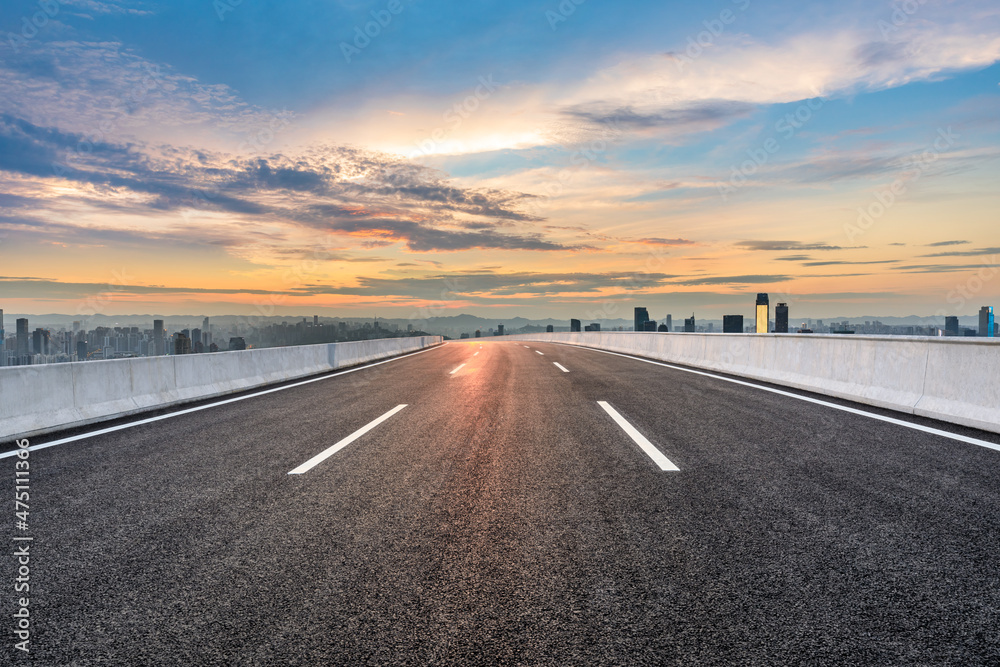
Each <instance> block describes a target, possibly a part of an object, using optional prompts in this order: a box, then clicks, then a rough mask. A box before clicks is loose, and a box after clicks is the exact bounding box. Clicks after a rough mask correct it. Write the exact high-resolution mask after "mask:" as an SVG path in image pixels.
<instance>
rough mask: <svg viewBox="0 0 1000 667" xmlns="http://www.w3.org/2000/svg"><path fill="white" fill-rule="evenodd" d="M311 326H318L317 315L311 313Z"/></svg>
mask: <svg viewBox="0 0 1000 667" xmlns="http://www.w3.org/2000/svg"><path fill="white" fill-rule="evenodd" d="M313 326H314V327H318V326H319V315H313Z"/></svg>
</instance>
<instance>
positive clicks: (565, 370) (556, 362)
mask: <svg viewBox="0 0 1000 667" xmlns="http://www.w3.org/2000/svg"><path fill="white" fill-rule="evenodd" d="M552 363H553V364H555V366H556V368H558V369H559V370H561V371H562V372H563V373H569V369H568V368H566V367H565V366H563V365H562V364H560V363H559V362H558V361H553V362H552Z"/></svg>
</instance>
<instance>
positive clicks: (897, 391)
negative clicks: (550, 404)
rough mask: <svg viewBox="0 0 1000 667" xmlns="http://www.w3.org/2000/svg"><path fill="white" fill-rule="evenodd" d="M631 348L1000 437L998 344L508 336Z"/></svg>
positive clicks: (802, 337)
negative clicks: (957, 425) (953, 424)
mask: <svg viewBox="0 0 1000 667" xmlns="http://www.w3.org/2000/svg"><path fill="white" fill-rule="evenodd" d="M505 338H506V339H513V340H527V341H547V342H556V343H568V344H570V345H580V346H584V347H592V348H596V349H600V350H608V351H611V352H621V353H623V354H633V355H636V356H641V357H648V358H650V359H657V360H660V361H667V362H671V363H676V364H683V365H685V366H693V367H695V368H704V369H709V370H714V371H719V372H722V373H727V374H731V375H738V376H741V377H746V378H752V379H755V380H764V381H767V382H772V383H774V384H779V385H783V386H786V387H795V388H798V389H806V390H809V391H814V392H817V393H820V394H826V395H828V396H837V397H839V398H846V399H850V400H852V401H858V402H860V403H867V404H869V405H875V406H879V407H883V408H890V409H892V410H899V411H901V412H906V413H910V414H915V415H921V416H924V417H933V418H935V419H941V420H943V421H948V422H952V423H955V424H962V425H965V426H972V427H975V428H981V429H984V430H987V431H993V432H995V433H1000V340H997V339H989V338H925V337H901V336H821V335H814V336H811V335H808V334H699V333H669V334H662V333H633V332H610V331H609V332H604V331H602V332H586V333H549V334H527V335H515V336H505Z"/></svg>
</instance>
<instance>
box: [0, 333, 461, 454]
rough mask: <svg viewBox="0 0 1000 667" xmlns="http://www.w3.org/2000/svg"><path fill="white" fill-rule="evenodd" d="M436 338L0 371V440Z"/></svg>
mask: <svg viewBox="0 0 1000 667" xmlns="http://www.w3.org/2000/svg"><path fill="white" fill-rule="evenodd" d="M441 342H442V339H441V337H440V336H417V337H413V338H383V339H378V340H367V341H358V342H351V343H328V344H322V345H301V346H293V347H271V348H263V349H259V350H258V349H252V350H243V351H238V352H216V353H211V354H185V355H178V356H164V357H141V358H136V359H114V360H108V361H84V362H75V363H67V364H45V365H39V366H13V367H6V368H0V439H3V440H8V439H12V438H24V437H31V436H35V435H41V434H44V433H50V432H53V431H57V430H61V429H65V428H70V427H75V426H83V425H86V424H92V423H95V422H99V421H104V420H108V419H114V418H117V417H123V416H126V415H130V414H135V413H138V412H143V411H146V410H152V409H157V408H162V407H167V406H171V405H178V404H181V403H187V402H191V401H196V400H200V399H204V398H211V397H213V396H222V395H225V394H231V393H234V392H239V391H244V390H246V389H253V388H255V387H262V386H264V385H268V384H273V383H276V382H282V381H285V380H293V379H296V378H302V377H306V376H309V375H316V374H318V373H325V372H328V371H330V370H334V369H338V368H347V367H349V366H357V365H359V364H364V363H367V362H370V361H375V360H377V359H384V358H388V357H393V356H396V355H399V354H404V353H406V352H413V351H416V350H421V349H424V348H427V347H431V346H434V345H438V344H440V343H441Z"/></svg>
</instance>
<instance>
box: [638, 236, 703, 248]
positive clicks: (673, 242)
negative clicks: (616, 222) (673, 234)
mask: <svg viewBox="0 0 1000 667" xmlns="http://www.w3.org/2000/svg"><path fill="white" fill-rule="evenodd" d="M630 243H641V244H643V245H656V246H674V247H676V246H688V245H698V243H697V241H690V240H688V239H661V238H645V239H638V240H636V241H630Z"/></svg>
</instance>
